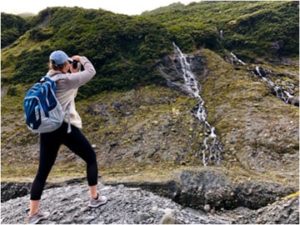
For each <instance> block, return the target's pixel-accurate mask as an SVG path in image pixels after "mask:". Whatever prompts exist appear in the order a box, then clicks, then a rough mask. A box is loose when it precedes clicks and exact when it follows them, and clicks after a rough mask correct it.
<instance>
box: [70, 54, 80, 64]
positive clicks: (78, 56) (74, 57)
mask: <svg viewBox="0 0 300 225" xmlns="http://www.w3.org/2000/svg"><path fill="white" fill-rule="evenodd" d="M72 59H73V60H76V61H78V62H80V55H73V56H72Z"/></svg>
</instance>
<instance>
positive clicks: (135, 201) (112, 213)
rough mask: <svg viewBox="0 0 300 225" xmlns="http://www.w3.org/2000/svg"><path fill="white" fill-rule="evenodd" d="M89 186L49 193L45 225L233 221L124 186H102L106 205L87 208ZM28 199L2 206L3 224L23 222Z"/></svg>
mask: <svg viewBox="0 0 300 225" xmlns="http://www.w3.org/2000/svg"><path fill="white" fill-rule="evenodd" d="M87 191H88V190H87V186H86V185H71V186H68V187H60V188H53V189H49V190H46V191H45V192H44V194H43V197H42V205H41V207H42V209H43V210H44V211H49V212H50V213H51V215H50V217H49V218H48V219H47V220H45V221H43V223H47V224H49V223H58V224H70V223H76V224H89V223H98V224H102V223H105V224H108V223H122V224H126V223H135V224H139V223H141V224H157V223H159V222H161V223H167V222H168V221H171V222H177V223H203V224H212V223H213V224H220V223H228V222H230V219H228V218H227V219H224V217H219V216H212V215H207V214H205V213H203V212H201V211H199V212H198V211H194V210H191V209H188V208H182V206H181V205H179V204H177V203H175V202H173V201H172V200H170V199H167V198H163V197H159V196H157V195H155V194H152V193H151V192H148V191H144V190H141V189H140V188H126V187H124V186H123V185H118V186H105V187H102V189H101V193H102V194H103V195H106V196H107V197H108V198H109V201H108V203H107V204H106V205H104V206H101V207H99V208H96V209H90V208H88V206H87V204H88V196H87ZM28 201H29V198H28V196H26V197H21V198H16V199H13V200H10V201H7V202H5V203H2V206H1V209H2V218H1V222H2V223H6V224H18V223H24V220H25V217H26V212H27V205H28Z"/></svg>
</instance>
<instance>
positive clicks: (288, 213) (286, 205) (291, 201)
mask: <svg viewBox="0 0 300 225" xmlns="http://www.w3.org/2000/svg"><path fill="white" fill-rule="evenodd" d="M235 223H238V224H243V223H252V224H299V196H296V197H293V198H288V199H283V200H281V201H277V202H275V203H273V204H271V205H269V206H266V207H264V208H261V209H259V210H257V211H254V212H251V213H249V214H248V215H245V216H244V217H241V218H240V219H238V220H236V221H235Z"/></svg>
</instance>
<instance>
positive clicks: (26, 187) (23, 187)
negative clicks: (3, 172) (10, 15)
mask: <svg viewBox="0 0 300 225" xmlns="http://www.w3.org/2000/svg"><path fill="white" fill-rule="evenodd" d="M30 185H31V184H30V183H6V182H4V183H1V202H5V201H7V200H9V199H13V198H17V197H21V196H24V195H27V194H29V192H30Z"/></svg>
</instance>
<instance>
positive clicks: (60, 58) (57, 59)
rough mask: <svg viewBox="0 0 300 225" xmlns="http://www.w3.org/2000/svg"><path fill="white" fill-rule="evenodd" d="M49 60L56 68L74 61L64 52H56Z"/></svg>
mask: <svg viewBox="0 0 300 225" xmlns="http://www.w3.org/2000/svg"><path fill="white" fill-rule="evenodd" d="M49 59H50V60H51V62H52V63H53V64H55V65H56V66H61V65H63V64H64V63H65V62H66V61H71V62H72V61H73V60H72V59H71V58H69V56H68V55H67V54H66V53H65V52H64V51H62V50H56V51H54V52H52V53H51V54H50V57H49Z"/></svg>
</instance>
